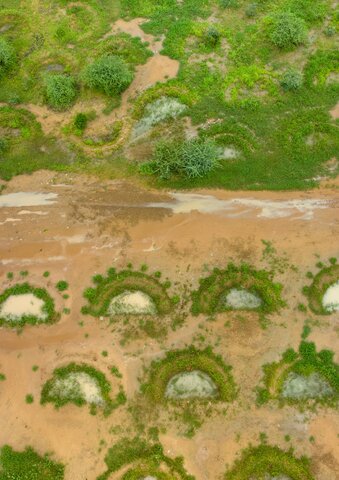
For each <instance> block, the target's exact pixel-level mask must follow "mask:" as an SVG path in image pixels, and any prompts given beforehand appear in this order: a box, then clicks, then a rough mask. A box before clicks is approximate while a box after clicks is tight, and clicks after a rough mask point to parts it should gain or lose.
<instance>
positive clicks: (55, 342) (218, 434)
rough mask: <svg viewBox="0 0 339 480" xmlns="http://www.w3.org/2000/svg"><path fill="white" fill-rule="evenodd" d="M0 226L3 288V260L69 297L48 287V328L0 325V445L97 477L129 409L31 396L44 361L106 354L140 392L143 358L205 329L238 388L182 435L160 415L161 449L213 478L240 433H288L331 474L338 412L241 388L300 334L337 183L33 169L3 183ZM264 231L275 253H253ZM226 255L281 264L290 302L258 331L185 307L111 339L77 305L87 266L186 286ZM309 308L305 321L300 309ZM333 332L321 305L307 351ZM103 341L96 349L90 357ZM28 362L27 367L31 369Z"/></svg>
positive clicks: (320, 470)
mask: <svg viewBox="0 0 339 480" xmlns="http://www.w3.org/2000/svg"><path fill="white" fill-rule="evenodd" d="M0 226H1V228H0V281H1V286H2V289H4V288H6V286H7V284H8V280H7V277H6V275H7V273H8V272H9V271H11V272H20V271H22V270H28V271H29V281H30V282H31V283H33V284H34V283H38V282H41V279H42V273H43V272H44V271H46V270H48V271H50V272H51V275H50V277H49V279H48V280H47V281H46V283H47V284H48V282H50V284H51V285H54V284H55V282H56V281H58V280H60V279H64V280H67V282H68V283H69V294H70V297H69V298H68V299H62V297H61V296H59V297H57V307H58V310H59V311H60V310H62V309H63V308H67V309H70V314H63V315H62V317H61V319H60V321H59V322H57V323H55V324H53V325H51V326H39V327H33V326H26V327H25V328H24V329H23V331H22V332H20V334H18V333H17V332H16V331H13V330H10V329H6V328H1V332H0V371H3V372H5V373H6V381H5V382H1V384H0V411H1V412H2V415H1V427H0V444H5V443H6V444H9V445H12V446H13V448H15V449H22V448H24V447H25V446H26V445H31V446H33V447H34V448H35V449H36V450H37V451H39V452H46V451H49V452H53V455H54V458H56V459H58V460H59V461H62V462H63V463H65V464H66V475H65V478H66V479H67V480H85V479H87V480H95V479H96V477H97V476H98V475H100V474H101V473H103V472H104V471H105V464H104V456H105V453H106V451H107V448H108V447H109V446H110V445H112V444H113V443H114V441H116V439H117V438H118V437H117V436H116V431H117V429H116V427H117V426H120V432H125V433H126V434H127V435H128V434H130V433H133V428H134V427H133V423H132V420H131V417H130V416H129V414H128V412H127V409H126V408H119V409H118V410H116V411H114V412H113V413H112V414H111V415H110V416H109V417H108V418H103V417H102V416H101V415H96V416H92V415H90V414H89V411H88V409H86V408H77V407H76V406H74V405H68V406H65V407H63V408H62V409H60V410H56V409H54V408H53V406H52V405H47V406H43V407H42V406H40V405H39V395H40V391H41V386H42V384H43V383H44V382H45V381H46V380H47V379H48V378H50V375H51V371H52V370H53V369H54V368H55V367H57V366H58V365H60V364H63V363H65V362H68V361H87V362H88V363H90V364H92V365H94V366H96V367H98V369H100V370H102V371H107V368H108V367H109V366H110V365H112V364H114V365H117V366H118V367H119V369H120V371H121V373H122V374H123V380H122V382H123V385H124V389H125V392H126V394H127V398H128V400H130V399H133V396H134V395H135V393H136V392H137V391H138V389H139V377H140V375H141V373H142V367H143V364H144V362H146V364H147V362H149V361H150V360H151V359H153V358H156V357H158V356H159V355H161V354H162V353H163V352H164V351H165V350H168V349H170V348H181V347H184V346H185V345H189V344H191V343H192V341H193V340H194V339H196V338H197V336H198V335H199V334H200V333H201V332H203V334H204V336H205V345H208V344H210V345H212V346H213V348H214V350H215V351H216V352H218V353H221V354H222V356H223V358H224V359H225V361H226V363H228V364H230V365H231V366H232V367H233V374H234V377H235V380H236V382H237V384H238V386H239V387H240V392H239V396H238V398H237V400H236V402H235V403H234V404H232V405H230V406H229V407H228V410H227V414H226V415H224V416H222V417H220V415H219V416H218V415H217V416H212V417H211V418H207V419H206V420H205V421H204V423H203V425H202V426H201V428H199V429H198V431H197V433H196V435H195V436H194V437H193V438H192V439H189V438H185V437H183V436H182V435H180V432H178V429H177V427H176V426H175V425H174V424H173V423H171V422H170V421H168V423H167V429H166V433H165V434H161V435H160V441H161V443H162V444H163V445H164V449H165V453H166V454H168V455H169V456H171V457H174V456H177V455H183V456H184V458H185V466H186V468H187V471H188V472H189V473H190V474H192V475H195V476H196V478H197V480H210V479H211V480H212V479H217V478H221V477H222V474H223V473H224V472H225V469H226V465H231V464H232V463H233V461H234V460H235V458H236V456H237V454H238V453H239V451H240V450H241V449H242V448H244V447H245V446H247V445H248V444H249V442H252V443H257V442H258V436H259V433H260V432H264V433H265V434H266V435H267V437H268V439H269V442H270V443H272V444H277V445H279V446H281V447H283V448H286V440H285V437H286V436H287V435H288V436H290V437H291V444H292V446H293V447H294V448H295V451H296V454H297V455H298V456H300V455H307V456H309V457H310V458H311V459H312V471H313V472H314V474H315V477H316V479H317V480H336V479H337V478H338V477H339V465H338V455H339V451H338V436H337V435H338V427H339V421H338V415H337V414H334V412H333V410H330V409H328V410H326V409H322V408H319V409H318V410H317V411H315V412H310V411H305V412H300V411H299V410H298V409H296V408H294V407H284V408H278V407H277V406H276V405H272V404H268V405H267V406H263V407H261V408H257V407H256V406H255V393H254V391H253V389H254V388H255V387H256V386H257V385H258V384H259V382H260V379H261V378H262V369H261V367H262V365H263V364H264V363H267V362H272V361H277V360H278V359H279V358H280V354H281V353H282V352H283V351H284V350H286V348H288V347H293V348H295V349H296V348H297V347H298V345H299V342H300V337H301V332H302V328H303V325H304V321H305V313H303V312H300V311H299V310H298V308H297V306H298V304H299V303H300V302H305V298H304V297H303V296H302V294H301V289H302V287H303V286H304V285H305V284H307V283H309V281H307V279H306V277H305V274H306V272H307V271H309V270H313V271H314V268H315V264H316V262H317V261H319V259H320V260H327V259H328V258H329V257H338V254H339V251H338V238H339V193H338V189H337V187H336V185H335V184H333V185H323V186H322V187H321V188H319V189H317V190H313V191H310V192H285V193H281V192H280V193H272V192H246V193H243V192H225V191H196V192H190V193H182V192H181V193H176V192H162V193H159V192H156V191H149V190H148V191H146V190H144V189H143V187H141V186H139V185H136V184H132V183H125V182H121V181H99V180H97V179H93V178H90V177H84V176H79V175H72V174H55V173H52V172H43V171H42V172H38V173H35V174H34V175H32V176H19V177H16V178H15V179H13V180H11V181H10V182H9V183H8V186H7V188H6V190H5V191H4V192H3V194H2V195H1V196H0ZM263 240H265V241H266V242H271V243H270V244H269V245H272V246H273V247H274V249H275V251H276V253H272V254H267V255H264V257H263V250H264V249H265V245H264V244H263ZM266 245H267V244H266ZM230 260H233V261H235V262H242V261H246V262H248V263H251V264H253V265H255V266H257V267H260V266H261V267H267V266H269V265H270V264H271V265H272V264H274V266H275V267H276V269H277V270H279V269H280V270H281V272H282V273H279V271H278V272H277V275H276V279H277V280H279V281H280V282H282V283H283V285H284V289H283V296H284V298H285V299H286V300H287V303H288V306H287V307H286V308H284V309H283V310H281V312H279V314H273V315H272V316H271V317H270V321H269V324H268V326H267V327H266V328H262V326H260V323H259V321H258V318H257V316H256V314H254V313H246V314H242V315H239V314H235V313H224V314H220V315H218V316H217V318H216V321H214V322H208V321H207V320H206V318H205V317H204V316H201V317H198V318H196V317H190V316H188V318H187V319H186V321H185V323H184V325H183V326H182V327H181V328H179V329H177V330H176V331H170V332H169V334H168V337H167V338H166V339H165V340H162V341H160V342H159V341H157V340H155V339H150V338H148V337H147V336H145V335H143V334H141V333H140V337H139V338H137V339H134V340H133V341H130V342H127V343H126V344H125V346H122V345H121V343H120V337H119V335H120V334H119V332H118V331H117V330H116V329H115V328H112V325H111V326H109V325H108V322H107V321H106V320H100V319H94V318H92V317H89V316H83V315H82V314H81V312H80V309H81V306H82V305H83V304H84V300H83V298H82V293H83V291H84V289H85V288H86V287H88V286H90V284H91V277H92V276H93V275H94V274H96V273H104V272H105V271H106V270H107V268H108V267H109V266H114V267H116V268H124V267H126V264H127V263H128V262H131V263H132V264H133V265H134V266H136V267H139V266H140V265H141V264H147V265H148V266H149V270H150V271H155V270H161V271H162V272H163V274H164V276H166V277H168V278H169V279H171V280H172V281H173V282H179V283H180V284H186V285H189V288H190V289H193V288H196V287H197V285H198V279H199V278H200V277H201V276H204V275H206V268H207V266H208V267H210V268H211V267H213V266H217V267H223V266H225V265H226V264H227V262H228V261H230ZM279 265H280V266H279ZM309 317H311V318H313V317H314V318H315V316H312V314H311V313H308V314H307V318H309ZM159 321H161V320H159ZM79 322H83V326H81V324H79ZM205 327H206V328H205ZM337 334H338V315H336V314H333V315H331V316H328V317H322V318H320V320H319V318H318V322H317V324H316V327H314V328H313V329H312V332H311V334H310V337H309V339H310V340H312V341H315V342H316V345H317V348H318V349H321V348H329V349H332V350H336V345H337V344H338V343H337V338H338V336H337ZM216 340H217V341H216ZM105 350H106V351H107V352H108V356H107V357H104V356H102V355H101V352H102V351H105ZM336 361H338V358H336ZM33 365H38V366H39V370H38V371H37V372H33V371H32V366H33ZM28 393H30V394H32V395H33V396H34V398H35V401H34V403H33V404H31V405H27V404H26V402H25V396H26V395H27V394H28ZM310 438H314V440H313V441H310ZM100 444H101V445H103V446H102V448H99V446H100ZM112 478H115V477H112Z"/></svg>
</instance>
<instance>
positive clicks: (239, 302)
mask: <svg viewBox="0 0 339 480" xmlns="http://www.w3.org/2000/svg"><path fill="white" fill-rule="evenodd" d="M281 290H282V285H281V284H279V283H274V282H273V279H272V274H271V273H270V272H266V271H265V270H255V269H254V268H253V267H251V266H250V265H247V264H242V265H240V266H239V267H238V266H236V265H234V264H233V263H230V264H229V265H228V266H227V268H226V269H225V270H220V269H218V268H215V269H214V270H213V272H212V274H211V275H209V276H208V277H206V278H202V279H200V286H199V289H198V290H197V291H195V292H193V294H192V299H193V303H192V313H193V314H194V315H198V314H199V313H207V314H213V313H218V312H223V311H227V310H232V309H239V310H257V311H261V312H265V313H271V312H274V311H275V310H278V309H279V308H281V307H282V306H284V302H283V300H282V298H281Z"/></svg>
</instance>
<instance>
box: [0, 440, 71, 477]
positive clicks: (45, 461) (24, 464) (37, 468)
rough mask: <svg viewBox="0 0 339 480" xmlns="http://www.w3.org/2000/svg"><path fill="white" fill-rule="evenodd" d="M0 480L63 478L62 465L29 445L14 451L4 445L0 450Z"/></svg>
mask: <svg viewBox="0 0 339 480" xmlns="http://www.w3.org/2000/svg"><path fill="white" fill-rule="evenodd" d="M0 464H1V471H0V479H1V480H10V479H13V480H36V479H44V480H63V478H64V466H63V465H62V464H61V463H56V462H53V461H52V460H51V459H50V458H49V457H48V456H47V455H44V456H43V457H42V456H40V455H38V454H37V453H36V452H35V451H34V450H33V449H32V448H31V447H27V448H26V449H25V450H24V451H23V452H15V451H14V450H13V449H12V447H10V446H9V445H5V446H3V447H2V448H1V450H0Z"/></svg>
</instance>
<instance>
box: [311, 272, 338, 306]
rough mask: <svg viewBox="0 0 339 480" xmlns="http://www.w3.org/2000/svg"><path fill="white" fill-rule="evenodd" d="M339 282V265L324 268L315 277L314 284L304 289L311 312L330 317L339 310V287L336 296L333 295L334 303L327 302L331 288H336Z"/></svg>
mask: <svg viewBox="0 0 339 480" xmlns="http://www.w3.org/2000/svg"><path fill="white" fill-rule="evenodd" d="M338 281H339V265H331V266H328V267H324V268H322V269H321V270H320V272H318V273H317V275H316V276H315V277H314V279H313V282H312V284H311V285H310V286H309V287H305V288H304V289H303V291H304V293H305V294H306V295H307V296H308V301H309V306H310V308H311V310H312V311H313V312H314V313H316V314H318V315H329V314H331V313H333V311H334V310H338V309H339V297H338V295H339V286H338V287H337V293H336V295H335V294H333V301H331V300H330V299H328V301H326V297H325V296H326V293H327V292H328V291H329V288H331V287H332V288H333V287H334V288H335V286H336V285H337V284H338ZM324 300H325V301H324Z"/></svg>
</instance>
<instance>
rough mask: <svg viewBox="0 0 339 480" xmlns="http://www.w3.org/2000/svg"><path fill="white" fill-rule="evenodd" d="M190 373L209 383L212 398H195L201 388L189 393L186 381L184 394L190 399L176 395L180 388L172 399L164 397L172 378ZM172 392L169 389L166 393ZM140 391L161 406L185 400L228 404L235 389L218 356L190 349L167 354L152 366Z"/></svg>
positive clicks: (201, 396)
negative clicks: (168, 402) (211, 387)
mask: <svg viewBox="0 0 339 480" xmlns="http://www.w3.org/2000/svg"><path fill="white" fill-rule="evenodd" d="M193 372H201V373H203V374H205V375H206V376H207V377H208V378H209V379H210V382H211V384H212V385H213V391H211V393H213V394H211V395H208V396H206V395H205V394H204V392H202V394H199V393H201V392H200V390H201V388H198V389H197V388H196V389H194V390H193V393H192V388H191V381H190V379H188V393H192V395H190V396H189V397H187V396H186V397H185V396H183V395H180V393H182V392H181V390H182V388H180V390H178V393H179V394H178V395H177V396H176V397H175V396H173V395H168V392H169V386H170V385H171V381H172V380H173V379H174V378H175V376H177V375H179V374H185V373H186V374H187V373H193ZM204 379H205V378H204ZM181 387H183V385H182V386H181ZM174 388H175V387H174V386H171V389H170V390H173V389H174ZM142 391H143V392H144V393H145V395H147V396H148V397H149V398H150V399H151V400H152V401H153V402H155V403H163V402H165V401H166V400H171V401H181V400H185V398H187V399H188V400H189V401H190V400H197V401H206V400H208V401H211V400H212V401H213V400H215V401H223V402H231V401H233V400H234V398H235V397H236V385H235V382H234V380H233V376H232V374H231V367H230V366H229V365H226V364H225V363H224V361H223V359H222V358H221V357H220V356H219V355H215V354H214V353H213V352H212V350H211V348H206V349H205V350H197V349H196V348H195V347H193V346H191V347H189V348H187V349H185V350H173V351H170V352H167V354H166V357H165V358H164V359H161V360H155V361H154V362H152V364H151V366H150V372H149V379H148V381H147V383H145V384H144V385H143V386H142Z"/></svg>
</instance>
